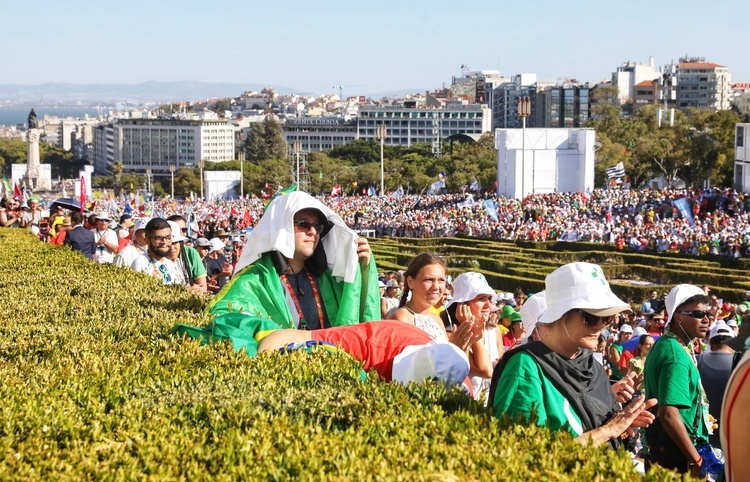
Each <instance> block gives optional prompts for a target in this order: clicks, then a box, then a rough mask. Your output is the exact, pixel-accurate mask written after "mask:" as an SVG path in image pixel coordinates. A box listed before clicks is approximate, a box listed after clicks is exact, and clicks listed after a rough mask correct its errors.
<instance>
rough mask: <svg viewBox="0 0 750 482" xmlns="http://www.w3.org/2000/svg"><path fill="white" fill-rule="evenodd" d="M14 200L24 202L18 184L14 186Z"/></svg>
mask: <svg viewBox="0 0 750 482" xmlns="http://www.w3.org/2000/svg"><path fill="white" fill-rule="evenodd" d="M13 198H15V199H17V200H18V201H21V202H23V192H21V188H20V187H18V183H15V184H14V185H13Z"/></svg>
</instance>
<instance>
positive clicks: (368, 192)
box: [367, 186, 375, 196]
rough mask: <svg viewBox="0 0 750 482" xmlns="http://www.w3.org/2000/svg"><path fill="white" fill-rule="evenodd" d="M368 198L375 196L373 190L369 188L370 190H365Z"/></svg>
mask: <svg viewBox="0 0 750 482" xmlns="http://www.w3.org/2000/svg"><path fill="white" fill-rule="evenodd" d="M367 195H368V196H374V195H375V188H374V187H372V186H370V188H369V189H368V190H367Z"/></svg>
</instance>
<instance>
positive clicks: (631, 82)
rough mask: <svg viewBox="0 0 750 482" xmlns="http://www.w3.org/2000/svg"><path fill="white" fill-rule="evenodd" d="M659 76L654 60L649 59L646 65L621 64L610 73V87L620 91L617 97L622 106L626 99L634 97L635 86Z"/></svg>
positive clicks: (634, 63)
mask: <svg viewBox="0 0 750 482" xmlns="http://www.w3.org/2000/svg"><path fill="white" fill-rule="evenodd" d="M660 76H661V73H660V72H659V69H658V68H657V67H656V64H655V63H654V58H653V57H649V58H648V63H647V64H641V63H638V62H630V61H628V62H623V64H622V65H621V66H619V67H617V71H616V72H613V73H612V85H613V86H615V87H617V88H618V89H619V91H620V93H619V95H618V97H619V99H620V104H621V105H622V104H624V103H625V102H627V100H628V99H633V98H634V97H635V92H634V91H635V86H636V85H638V84H640V83H641V82H644V81H646V80H649V81H650V80H654V79H658V78H659V77H660Z"/></svg>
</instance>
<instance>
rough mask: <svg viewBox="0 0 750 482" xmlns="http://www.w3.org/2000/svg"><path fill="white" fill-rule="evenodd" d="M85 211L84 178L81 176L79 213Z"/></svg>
mask: <svg viewBox="0 0 750 482" xmlns="http://www.w3.org/2000/svg"><path fill="white" fill-rule="evenodd" d="M85 209H86V178H85V177H84V176H81V213H83V211H84V210H85Z"/></svg>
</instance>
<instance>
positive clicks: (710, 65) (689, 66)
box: [680, 62, 726, 69]
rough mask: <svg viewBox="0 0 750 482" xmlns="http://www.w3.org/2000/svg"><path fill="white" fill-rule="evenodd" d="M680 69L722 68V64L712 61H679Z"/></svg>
mask: <svg viewBox="0 0 750 482" xmlns="http://www.w3.org/2000/svg"><path fill="white" fill-rule="evenodd" d="M680 68H681V69H716V68H718V69H724V68H726V67H725V66H723V65H719V64H714V63H712V62H680Z"/></svg>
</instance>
